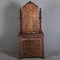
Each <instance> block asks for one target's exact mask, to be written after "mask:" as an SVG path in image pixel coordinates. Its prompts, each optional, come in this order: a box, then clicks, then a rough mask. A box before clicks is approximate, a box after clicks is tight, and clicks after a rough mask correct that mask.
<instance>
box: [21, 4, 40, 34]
mask: <svg viewBox="0 0 60 60" xmlns="http://www.w3.org/2000/svg"><path fill="white" fill-rule="evenodd" d="M39 22H40V21H39V8H38V6H36V5H35V4H32V3H29V4H26V5H25V6H24V7H23V8H22V31H23V33H33V32H35V33H39V30H40V26H39Z"/></svg>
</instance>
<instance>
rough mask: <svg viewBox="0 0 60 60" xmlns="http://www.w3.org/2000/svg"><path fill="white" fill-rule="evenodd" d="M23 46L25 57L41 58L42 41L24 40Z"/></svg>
mask: <svg viewBox="0 0 60 60" xmlns="http://www.w3.org/2000/svg"><path fill="white" fill-rule="evenodd" d="M22 43H23V44H22V45H23V56H24V57H26V56H27V57H32V56H40V55H41V52H42V44H43V43H42V40H41V39H40V40H38V39H37V40H35V39H33V40H24V41H23V42H22Z"/></svg>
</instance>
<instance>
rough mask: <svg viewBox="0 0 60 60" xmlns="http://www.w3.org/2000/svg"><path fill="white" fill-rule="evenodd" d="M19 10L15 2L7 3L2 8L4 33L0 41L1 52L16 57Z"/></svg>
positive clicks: (17, 53)
mask: <svg viewBox="0 0 60 60" xmlns="http://www.w3.org/2000/svg"><path fill="white" fill-rule="evenodd" d="M19 10H20V6H19V5H18V4H16V3H10V4H8V5H7V6H6V7H5V9H4V20H5V23H4V25H5V26H4V31H5V35H4V38H3V40H2V42H1V48H2V51H3V53H6V54H8V55H10V56H13V57H18V55H19V49H18V33H19Z"/></svg>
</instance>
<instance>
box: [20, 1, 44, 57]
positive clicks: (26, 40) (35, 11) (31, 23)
mask: <svg viewBox="0 0 60 60" xmlns="http://www.w3.org/2000/svg"><path fill="white" fill-rule="evenodd" d="M19 57H20V58H31V57H41V58H44V33H43V32H42V29H41V8H40V9H39V8H38V6H37V5H35V4H34V3H33V2H31V1H29V2H28V3H27V4H25V5H24V6H23V7H22V8H21V9H20V33H19Z"/></svg>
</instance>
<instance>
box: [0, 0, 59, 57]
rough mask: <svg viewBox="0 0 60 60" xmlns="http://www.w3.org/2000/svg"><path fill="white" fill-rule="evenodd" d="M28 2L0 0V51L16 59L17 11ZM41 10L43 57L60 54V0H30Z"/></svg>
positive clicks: (26, 0)
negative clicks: (43, 37) (43, 36)
mask: <svg viewBox="0 0 60 60" xmlns="http://www.w3.org/2000/svg"><path fill="white" fill-rule="evenodd" d="M28 1H29V0H0V50H1V52H3V53H6V54H8V55H11V56H14V57H18V51H19V49H18V33H19V30H20V29H19V27H20V26H19V9H20V8H21V7H22V6H23V5H24V4H25V3H27V2H28ZM31 1H32V2H34V3H35V4H37V5H38V6H39V7H41V8H42V30H43V32H44V35H45V39H44V48H45V56H46V57H49V56H52V55H56V54H60V0H31Z"/></svg>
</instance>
